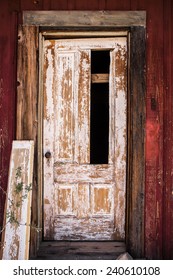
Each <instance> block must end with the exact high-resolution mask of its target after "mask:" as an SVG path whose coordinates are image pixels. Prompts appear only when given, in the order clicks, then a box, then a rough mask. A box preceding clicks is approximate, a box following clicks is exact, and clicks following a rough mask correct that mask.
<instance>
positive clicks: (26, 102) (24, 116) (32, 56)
mask: <svg viewBox="0 0 173 280" xmlns="http://www.w3.org/2000/svg"><path fill="white" fill-rule="evenodd" d="M18 38H19V41H18V65H17V81H18V89H17V132H16V138H17V139H18V140H21V139H22V140H24V139H27V140H36V135H37V123H38V120H37V98H38V65H37V55H38V29H37V27H35V26H33V27H29V26H25V27H24V26H20V27H19V34H18Z"/></svg>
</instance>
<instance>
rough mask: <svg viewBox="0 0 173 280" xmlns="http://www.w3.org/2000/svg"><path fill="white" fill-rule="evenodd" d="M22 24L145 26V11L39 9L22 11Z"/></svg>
mask: <svg viewBox="0 0 173 280" xmlns="http://www.w3.org/2000/svg"><path fill="white" fill-rule="evenodd" d="M23 23H24V25H38V26H39V25H41V26H57V27H60V26H63V27H67V26H71V27H74V26H77V27H80V26H88V27H89V26H90V27H92V26H102V27H107V26H109V27H111V26H112V27H129V26H145V24H146V12H145V11H139V12H138V11H73V12H71V11H39V12H35V11H32V12H29V11H25V12H23Z"/></svg>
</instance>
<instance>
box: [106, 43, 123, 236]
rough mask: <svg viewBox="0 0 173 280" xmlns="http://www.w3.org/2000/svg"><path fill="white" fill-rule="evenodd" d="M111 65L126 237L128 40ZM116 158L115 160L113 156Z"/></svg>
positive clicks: (119, 203) (113, 142)
mask: <svg viewBox="0 0 173 280" xmlns="http://www.w3.org/2000/svg"><path fill="white" fill-rule="evenodd" d="M110 55H111V64H110V79H111V80H110V113H111V114H112V115H111V116H110V129H109V131H110V139H109V145H110V146H111V147H110V155H109V161H110V163H112V162H113V163H114V166H115V171H114V172H115V190H114V204H115V205H116V206H115V210H114V211H115V228H116V238H117V239H118V238H120V237H121V238H125V201H126V200H125V195H126V163H127V158H126V155H127V38H121V41H119V43H118V44H117V45H116V47H115V50H114V51H112V52H111V54H110ZM112 156H113V157H112Z"/></svg>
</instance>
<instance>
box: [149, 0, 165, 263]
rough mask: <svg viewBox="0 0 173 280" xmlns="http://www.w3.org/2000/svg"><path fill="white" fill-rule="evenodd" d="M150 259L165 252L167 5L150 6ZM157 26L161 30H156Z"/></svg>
mask: <svg viewBox="0 0 173 280" xmlns="http://www.w3.org/2000/svg"><path fill="white" fill-rule="evenodd" d="M147 10H148V21H147V32H148V40H147V50H148V52H147V65H148V68H147V100H146V111H147V112H146V115H147V121H146V212H145V214H146V216H145V217H146V226H145V251H146V257H147V258H149V259H151V258H153V259H160V258H162V250H163V244H162V242H163V224H162V221H163V67H162V66H161V65H163V1H162V0H160V1H158V2H157V5H156V4H155V3H154V1H152V2H151V1H148V2H147ZM156 26H157V29H156Z"/></svg>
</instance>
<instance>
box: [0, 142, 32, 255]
mask: <svg viewBox="0 0 173 280" xmlns="http://www.w3.org/2000/svg"><path fill="white" fill-rule="evenodd" d="M33 159H34V141H13V143H12V151H11V158H10V167H9V177H8V188H7V197H6V206H5V214H4V232H3V241H2V242H3V248H2V259H3V260H26V259H28V258H29V240H30V217H31V200H32V177H33Z"/></svg>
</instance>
